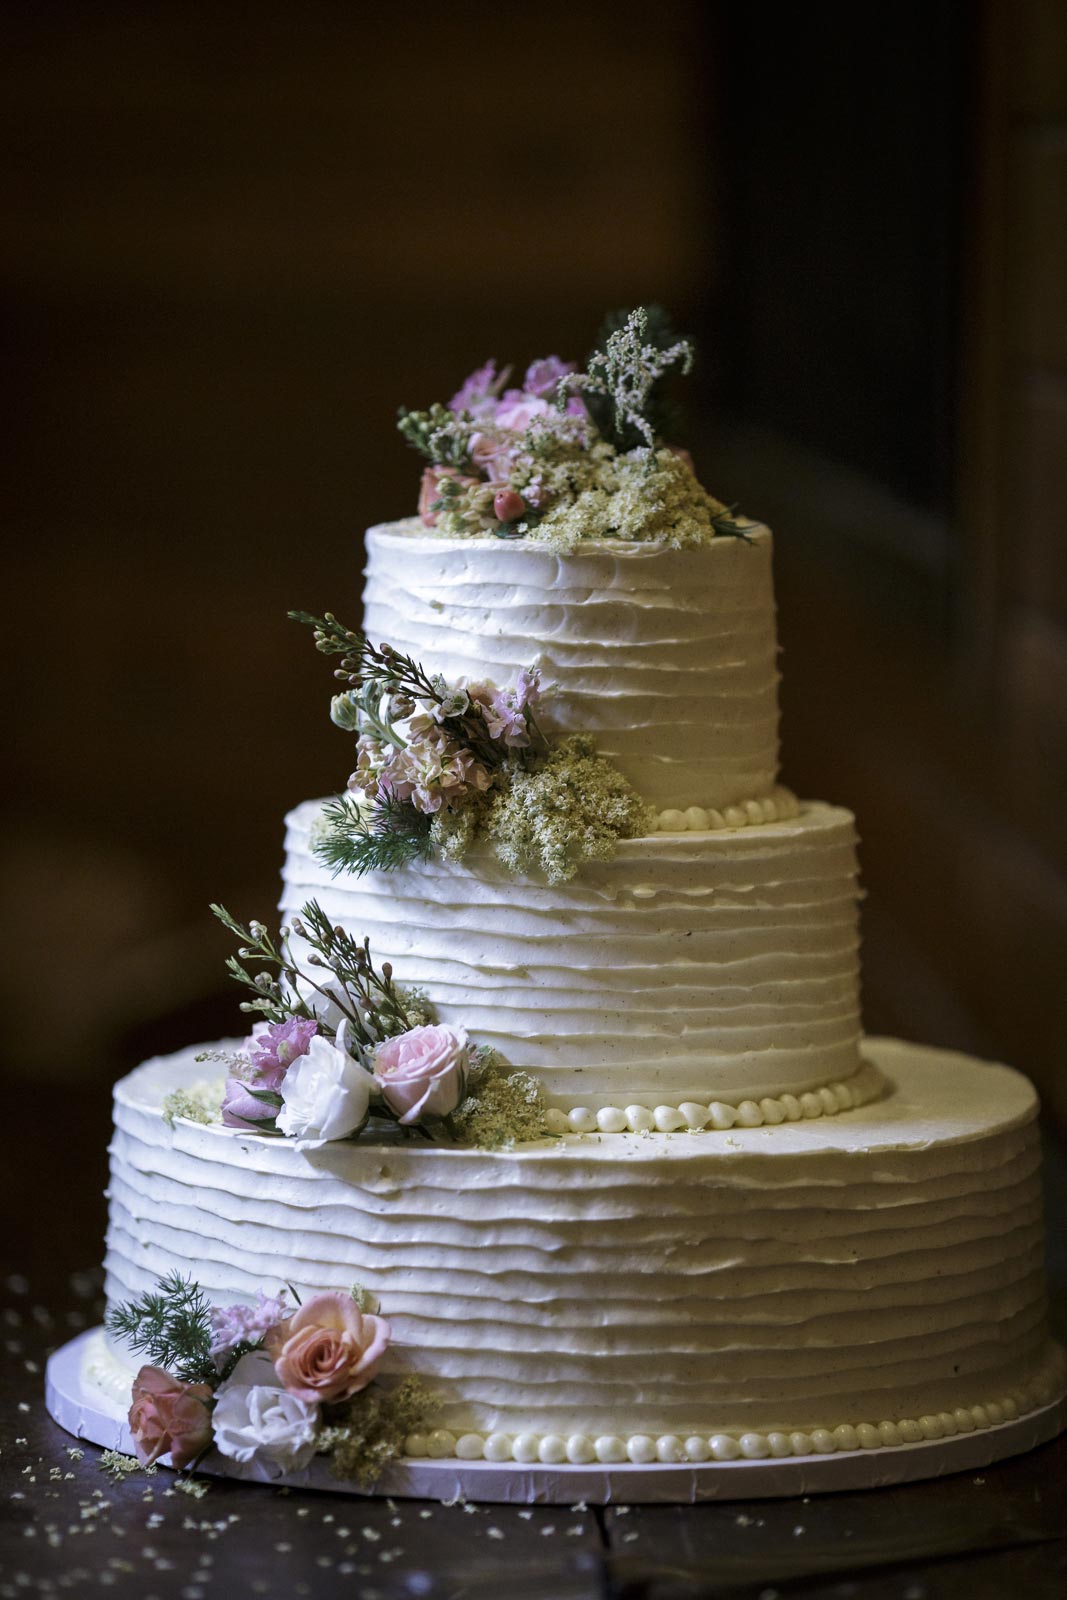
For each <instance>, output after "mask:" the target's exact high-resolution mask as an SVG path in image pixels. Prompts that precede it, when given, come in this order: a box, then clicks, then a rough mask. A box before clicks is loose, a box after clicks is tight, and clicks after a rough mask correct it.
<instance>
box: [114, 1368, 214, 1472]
mask: <svg viewBox="0 0 1067 1600" xmlns="http://www.w3.org/2000/svg"><path fill="white" fill-rule="evenodd" d="M129 1424H130V1432H131V1433H132V1434H133V1447H134V1449H135V1450H136V1451H137V1459H138V1461H139V1462H140V1463H141V1465H142V1466H143V1467H150V1466H151V1465H152V1463H153V1462H154V1461H158V1460H159V1458H160V1456H165V1455H166V1454H167V1451H168V1450H169V1451H170V1459H171V1462H172V1463H173V1465H174V1466H175V1467H185V1466H188V1464H189V1462H190V1461H195V1460H196V1458H197V1456H198V1455H199V1454H200V1452H201V1450H206V1449H207V1447H208V1445H209V1444H210V1443H211V1389H210V1387H209V1385H208V1384H206V1383H180V1382H179V1381H178V1379H177V1378H172V1377H171V1375H170V1373H169V1372H164V1371H163V1369H162V1367H142V1368H141V1370H140V1372H139V1373H138V1374H137V1376H136V1378H134V1380H133V1403H132V1404H131V1406H130V1411H129Z"/></svg>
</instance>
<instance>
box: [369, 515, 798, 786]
mask: <svg viewBox="0 0 1067 1600" xmlns="http://www.w3.org/2000/svg"><path fill="white" fill-rule="evenodd" d="M363 626H364V631H365V632H366V634H367V635H368V637H370V638H371V639H372V640H374V641H375V642H377V641H379V640H387V641H388V642H389V644H391V645H393V646H394V647H395V648H396V649H398V650H401V651H404V652H407V653H408V654H410V655H412V656H414V657H415V658H416V659H417V660H419V661H421V662H422V663H423V665H424V666H425V667H426V668H427V670H428V671H431V672H440V673H442V674H443V675H444V676H445V677H446V678H448V679H449V680H455V679H456V678H459V677H464V678H466V679H469V680H477V679H489V680H490V681H492V682H494V683H496V684H497V685H499V686H503V685H506V684H508V683H511V682H513V681H514V679H515V677H516V676H517V674H518V672H519V671H520V669H521V668H523V667H537V668H538V669H539V670H540V673H541V682H542V690H543V711H542V713H541V715H540V717H539V720H540V721H541V723H542V725H543V727H544V728H545V730H546V731H547V732H551V733H558V734H571V733H591V734H594V735H595V736H596V740H597V747H598V749H599V751H600V753H601V754H602V755H604V756H607V757H608V758H609V759H610V760H611V761H613V762H614V763H615V765H616V766H617V767H618V768H619V769H620V771H621V772H622V773H623V774H624V775H625V776H626V777H627V778H628V779H629V780H630V782H631V783H632V784H633V786H634V788H635V789H636V790H637V791H638V793H639V794H641V795H642V797H643V798H644V799H646V800H647V801H649V802H650V803H651V804H653V805H655V806H656V807H658V808H660V809H664V808H668V807H677V808H678V809H681V810H684V809H685V808H686V807H687V806H705V807H712V806H714V807H722V806H726V805H731V804H734V803H736V802H739V801H745V800H750V799H754V798H758V797H759V796H762V795H766V794H767V793H769V791H770V790H771V789H772V788H773V786H774V784H775V780H776V778H777V773H778V670H777V638H776V633H775V613H774V588H773V579H772V573H771V535H770V532H769V530H768V529H766V528H753V529H752V531H751V535H750V537H749V538H748V539H747V540H742V539H735V538H727V537H722V538H716V539H714V540H713V541H711V542H710V543H708V544H706V545H702V546H699V547H696V548H691V549H680V550H676V549H672V548H670V547H668V546H665V545H662V544H651V543H631V542H628V541H626V540H622V539H603V540H589V541H588V542H587V543H583V544H582V545H581V547H580V548H579V549H578V550H576V551H574V552H572V553H568V554H567V555H562V554H561V553H560V552H559V551H557V550H555V549H553V548H552V547H551V546H550V545H548V544H544V543H541V544H538V543H537V542H535V541H532V540H514V541H513V540H508V539H498V538H493V537H482V538H474V539H453V538H444V537H440V536H437V535H434V534H430V533H427V531H426V530H425V528H424V527H423V526H422V524H421V522H420V521H419V519H418V518H417V517H411V518H407V519H405V520H403V521H400V522H391V523H384V524H382V525H380V526H378V527H375V528H371V529H370V530H369V531H368V533H367V566H366V586H365V589H364V624H363Z"/></svg>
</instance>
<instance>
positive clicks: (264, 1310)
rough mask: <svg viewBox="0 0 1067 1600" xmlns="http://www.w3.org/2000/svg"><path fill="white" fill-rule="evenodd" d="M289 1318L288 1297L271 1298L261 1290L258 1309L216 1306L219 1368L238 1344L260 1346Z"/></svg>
mask: <svg viewBox="0 0 1067 1600" xmlns="http://www.w3.org/2000/svg"><path fill="white" fill-rule="evenodd" d="M288 1315H289V1307H288V1306H287V1305H286V1303H285V1295H284V1293H283V1294H279V1295H273V1296H270V1297H269V1298H268V1296H267V1295H265V1294H264V1293H263V1291H262V1289H260V1290H259V1291H258V1293H257V1295H256V1304H255V1305H254V1306H213V1307H212V1309H211V1354H212V1357H213V1358H214V1360H215V1361H216V1363H217V1364H218V1366H219V1367H221V1366H222V1358H223V1357H225V1356H227V1355H228V1354H229V1352H230V1351H231V1350H232V1349H233V1348H234V1346H235V1345H238V1344H259V1343H260V1341H261V1340H262V1339H264V1338H265V1337H266V1335H267V1334H268V1333H269V1332H270V1330H271V1328H273V1327H274V1325H275V1324H276V1323H278V1322H284V1321H285V1318H286V1317H287V1316H288Z"/></svg>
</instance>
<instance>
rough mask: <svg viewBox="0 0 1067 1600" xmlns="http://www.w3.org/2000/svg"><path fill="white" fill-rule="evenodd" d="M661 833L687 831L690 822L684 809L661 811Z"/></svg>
mask: <svg viewBox="0 0 1067 1600" xmlns="http://www.w3.org/2000/svg"><path fill="white" fill-rule="evenodd" d="M659 826H660V832H661V833H686V832H688V829H689V822H688V819H687V817H686V814H685V812H684V811H671V810H668V811H661V812H660V814H659Z"/></svg>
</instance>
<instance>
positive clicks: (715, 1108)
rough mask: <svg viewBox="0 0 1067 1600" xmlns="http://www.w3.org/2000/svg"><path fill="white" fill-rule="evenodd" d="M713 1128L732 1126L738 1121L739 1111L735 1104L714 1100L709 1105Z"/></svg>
mask: <svg viewBox="0 0 1067 1600" xmlns="http://www.w3.org/2000/svg"><path fill="white" fill-rule="evenodd" d="M708 1115H709V1117H710V1118H711V1125H712V1127H713V1128H718V1129H725V1128H732V1127H733V1125H734V1123H735V1122H736V1121H737V1112H736V1111H735V1109H734V1107H733V1106H728V1105H726V1104H725V1103H724V1102H723V1101H722V1100H713V1101H712V1102H711V1105H710V1106H709V1107H708Z"/></svg>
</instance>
